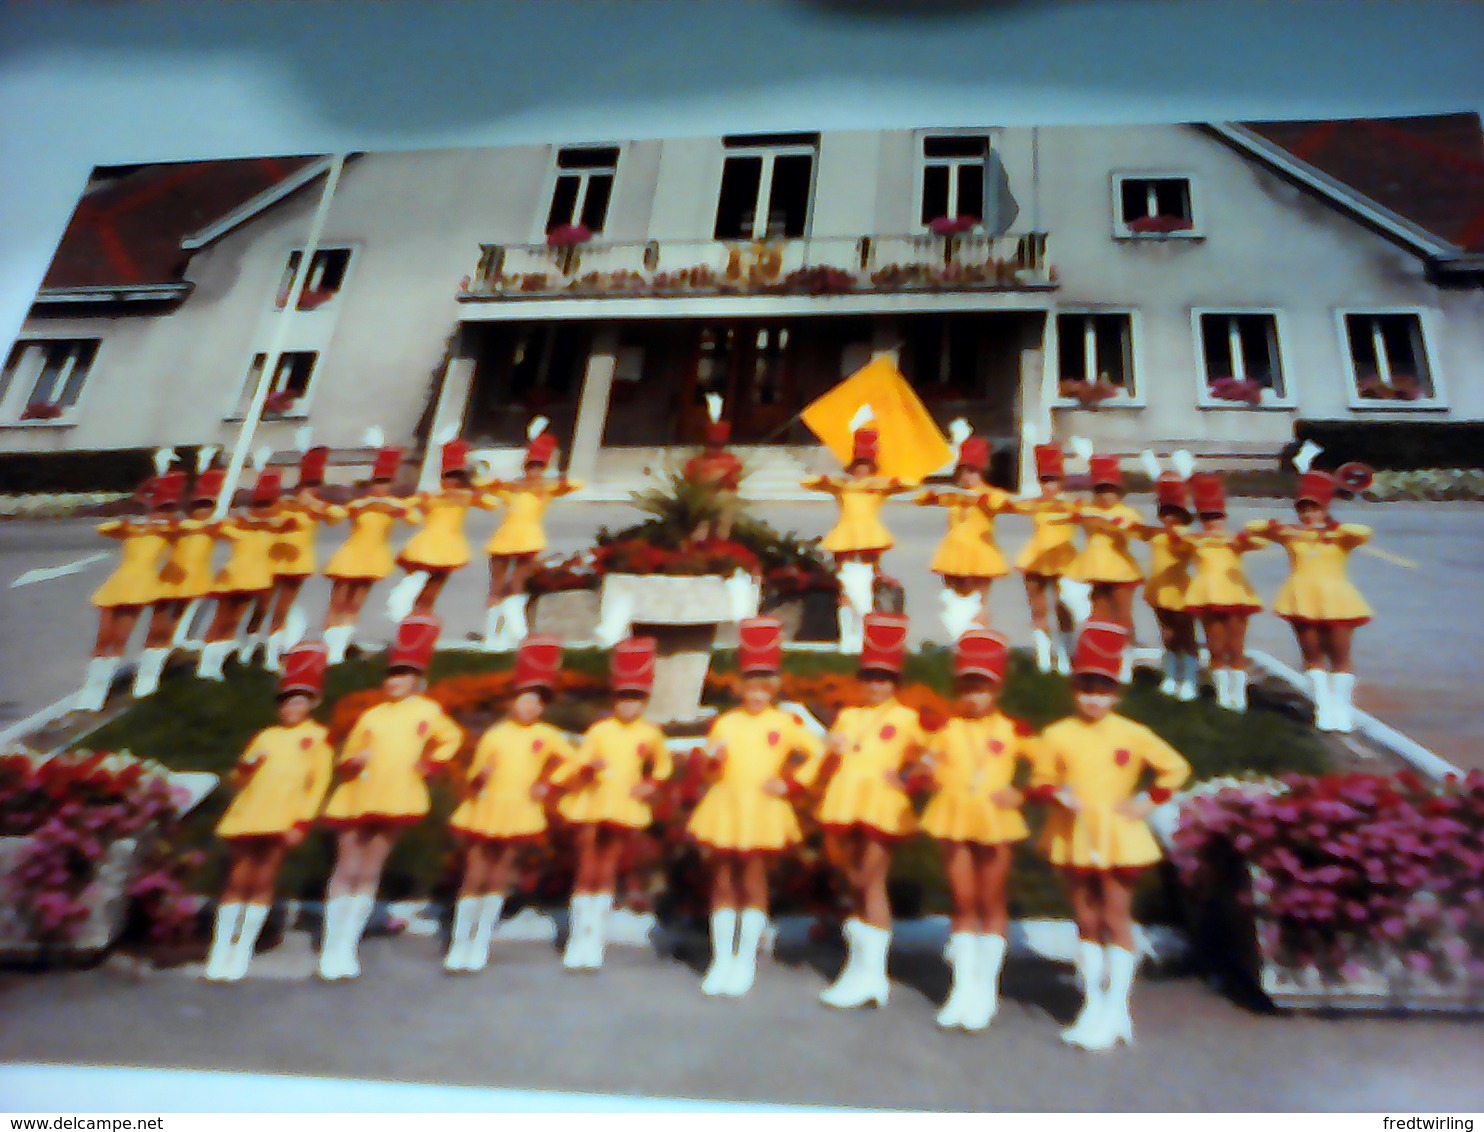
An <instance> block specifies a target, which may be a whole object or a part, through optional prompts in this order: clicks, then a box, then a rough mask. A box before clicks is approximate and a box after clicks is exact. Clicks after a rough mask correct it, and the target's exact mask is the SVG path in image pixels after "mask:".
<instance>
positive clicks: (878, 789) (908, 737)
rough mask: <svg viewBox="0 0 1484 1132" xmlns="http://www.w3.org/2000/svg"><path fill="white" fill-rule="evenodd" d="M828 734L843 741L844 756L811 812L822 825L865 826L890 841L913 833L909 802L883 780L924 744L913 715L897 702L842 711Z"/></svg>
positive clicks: (890, 701) (918, 724)
mask: <svg viewBox="0 0 1484 1132" xmlns="http://www.w3.org/2000/svg"><path fill="white" fill-rule="evenodd" d="M830 734H831V735H832V736H840V737H841V738H843V739H844V740H845V751H844V753H843V755H842V756H841V758H840V769H839V770H838V771H836V772H835V775H834V777H833V778H831V779H830V784H829V786H827V787H826V788H825V792H824V798H823V799H822V800H821V801H820V803H819V809H818V810H817V811H815V817H817V818H818V819H819V821H820V824H821V825H825V826H833V827H835V828H837V829H847V828H850V827H852V826H864V827H866V828H867V829H870V830H873V831H875V832H877V833H881V834H885V835H886V836H888V837H904V836H906V835H907V834H909V833H912V832H913V831H914V830H915V829H916V824H917V819H916V816H915V815H914V814H913V812H912V800H911V799H910V798H908V797H907V793H906V791H905V790H902V789H901V788H899V787H897V786H893V785H892V784H891V783H889V782H888V781H887V780H886V776H887V774H888V773H890V772H895V771H900V770H901V769H902V768H903V767H904V766H905V765H906V763H907V762H908V760H909V759H910V758H911V756H912V754H913V752H914V751H915V750H916V749H917V748H919V747H922V746H923V745H924V744H925V743H926V740H927V735H926V733H925V732H924V731H923V729H922V721H921V720H920V719H919V718H918V715H917V712H915V711H913V710H912V709H911V708H909V707H907V706H906V705H905V704H901V703H898V702H897V700H896V699H895V698H893V699H889V700H887V701H886V702H885V703H884V704H881V705H879V706H877V707H858V708H845V709H844V710H842V711H841V712H840V715H839V718H838V719H836V720H835V726H834V727H833V728H831V730H830Z"/></svg>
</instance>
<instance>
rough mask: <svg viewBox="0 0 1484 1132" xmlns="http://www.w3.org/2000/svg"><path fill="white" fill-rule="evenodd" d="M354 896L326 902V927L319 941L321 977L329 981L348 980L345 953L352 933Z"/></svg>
mask: <svg viewBox="0 0 1484 1132" xmlns="http://www.w3.org/2000/svg"><path fill="white" fill-rule="evenodd" d="M354 899H355V897H354V896H331V897H329V898H328V899H327V900H326V901H325V913H324V925H323V928H322V930H321V932H320V941H319V977H320V978H322V979H325V980H327V981H334V980H336V979H343V978H346V977H347V976H346V973H345V969H346V964H345V951H346V942H347V939H348V937H349V932H350V914H351V912H352V911H353V909H352V907H351V901H353V900H354Z"/></svg>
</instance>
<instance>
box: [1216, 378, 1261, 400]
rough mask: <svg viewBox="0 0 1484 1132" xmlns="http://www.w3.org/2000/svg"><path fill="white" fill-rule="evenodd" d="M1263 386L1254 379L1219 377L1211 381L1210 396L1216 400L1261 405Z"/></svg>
mask: <svg viewBox="0 0 1484 1132" xmlns="http://www.w3.org/2000/svg"><path fill="white" fill-rule="evenodd" d="M1265 388H1266V387H1265V386H1263V385H1262V384H1260V383H1258V382H1256V381H1238V380H1237V379H1236V378H1234V377H1220V378H1217V379H1216V380H1215V381H1213V382H1211V396H1212V397H1213V398H1214V399H1215V400H1217V401H1235V402H1240V403H1243V404H1247V405H1261V404H1262V402H1263V392H1264V390H1265Z"/></svg>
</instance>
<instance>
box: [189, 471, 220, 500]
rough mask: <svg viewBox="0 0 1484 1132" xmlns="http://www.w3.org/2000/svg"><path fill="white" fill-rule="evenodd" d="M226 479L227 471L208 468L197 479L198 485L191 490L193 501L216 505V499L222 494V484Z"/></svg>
mask: <svg viewBox="0 0 1484 1132" xmlns="http://www.w3.org/2000/svg"><path fill="white" fill-rule="evenodd" d="M226 478H227V473H226V471H225V469H222V468H207V469H206V470H205V471H204V472H202V473H201V474H200V475H198V476H197V477H196V485H195V487H194V488H193V489H192V490H191V500H192V501H193V502H195V503H215V502H216V497H217V496H219V495H220V494H221V493H222V484H223V483H224V482H225V481H226Z"/></svg>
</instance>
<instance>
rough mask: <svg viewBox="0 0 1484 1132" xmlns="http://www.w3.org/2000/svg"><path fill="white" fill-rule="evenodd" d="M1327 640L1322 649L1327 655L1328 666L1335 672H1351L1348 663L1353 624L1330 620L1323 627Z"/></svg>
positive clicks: (1353, 635) (1353, 632)
mask: <svg viewBox="0 0 1484 1132" xmlns="http://www.w3.org/2000/svg"><path fill="white" fill-rule="evenodd" d="M1324 631H1325V633H1326V635H1327V636H1328V638H1329V639H1328V640H1327V641H1325V642H1324V651H1325V652H1326V653H1327V654H1328V655H1329V664H1330V668H1331V669H1332V670H1333V671H1335V672H1353V671H1355V669H1354V668H1353V667H1352V665H1351V663H1350V645H1351V643H1352V642H1353V641H1354V640H1355V626H1354V625H1343V624H1340V623H1338V622H1331V623H1330V624H1328V625H1326V626H1325V627H1324Z"/></svg>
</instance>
